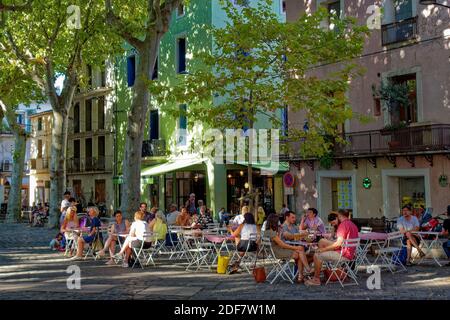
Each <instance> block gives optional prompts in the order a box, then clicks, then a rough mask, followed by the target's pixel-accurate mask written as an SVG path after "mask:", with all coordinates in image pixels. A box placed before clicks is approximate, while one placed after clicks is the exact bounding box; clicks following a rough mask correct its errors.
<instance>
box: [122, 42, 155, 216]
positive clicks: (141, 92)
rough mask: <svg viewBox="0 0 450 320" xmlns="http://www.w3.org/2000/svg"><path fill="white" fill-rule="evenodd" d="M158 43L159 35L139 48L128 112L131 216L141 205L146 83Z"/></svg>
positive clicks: (126, 184)
mask: <svg viewBox="0 0 450 320" xmlns="http://www.w3.org/2000/svg"><path fill="white" fill-rule="evenodd" d="M158 47H159V37H154V38H153V39H152V41H151V42H150V41H149V44H148V45H147V46H144V48H143V50H140V51H139V59H138V67H137V72H136V79H135V83H134V87H133V102H132V104H131V108H130V111H129V114H128V123H127V136H126V139H125V152H124V160H123V169H122V175H123V184H122V186H121V187H122V199H121V203H122V208H121V210H122V212H123V213H124V214H125V215H126V216H127V217H128V218H130V219H132V218H133V214H134V212H136V211H137V210H138V209H139V202H140V193H141V160H142V142H143V140H144V128H145V120H146V119H147V111H148V104H149V101H150V93H149V90H148V87H147V84H148V81H149V79H151V74H152V73H153V66H154V64H155V61H156V54H157V52H158Z"/></svg>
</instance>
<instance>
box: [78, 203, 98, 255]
mask: <svg viewBox="0 0 450 320" xmlns="http://www.w3.org/2000/svg"><path fill="white" fill-rule="evenodd" d="M88 213H89V220H90V223H89V226H90V229H89V233H88V235H87V236H83V237H79V238H78V248H77V254H76V256H75V257H73V258H72V259H71V260H81V259H82V258H83V250H84V245H85V244H86V243H87V244H91V243H92V242H93V241H94V240H95V237H96V235H97V234H98V236H99V237H101V233H99V229H100V226H101V222H100V219H99V218H98V209H97V207H90V208H89V209H88Z"/></svg>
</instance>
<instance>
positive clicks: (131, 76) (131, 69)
mask: <svg viewBox="0 0 450 320" xmlns="http://www.w3.org/2000/svg"><path fill="white" fill-rule="evenodd" d="M135 78H136V56H129V57H128V58H127V80H128V86H129V87H132V86H134V80H135Z"/></svg>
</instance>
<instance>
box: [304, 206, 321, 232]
mask: <svg viewBox="0 0 450 320" xmlns="http://www.w3.org/2000/svg"><path fill="white" fill-rule="evenodd" d="M317 215H318V211H317V209H316V208H309V209H308V210H306V215H303V216H302V221H301V222H300V230H314V231H318V232H320V233H322V234H323V233H325V225H324V224H323V221H322V219H320V217H318V216H317Z"/></svg>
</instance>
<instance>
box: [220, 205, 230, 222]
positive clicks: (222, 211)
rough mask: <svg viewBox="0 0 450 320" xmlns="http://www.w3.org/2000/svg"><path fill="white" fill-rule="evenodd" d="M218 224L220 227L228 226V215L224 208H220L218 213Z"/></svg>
mask: <svg viewBox="0 0 450 320" xmlns="http://www.w3.org/2000/svg"><path fill="white" fill-rule="evenodd" d="M219 223H220V226H223V225H224V224H225V225H228V224H229V223H230V214H229V213H228V212H226V211H225V208H220V211H219Z"/></svg>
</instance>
